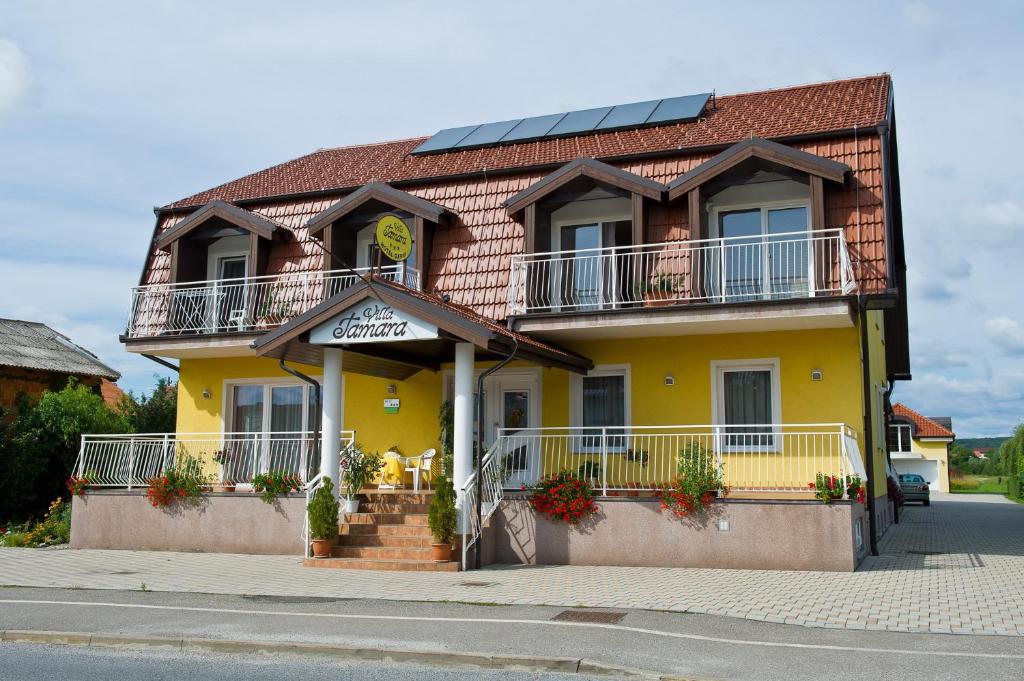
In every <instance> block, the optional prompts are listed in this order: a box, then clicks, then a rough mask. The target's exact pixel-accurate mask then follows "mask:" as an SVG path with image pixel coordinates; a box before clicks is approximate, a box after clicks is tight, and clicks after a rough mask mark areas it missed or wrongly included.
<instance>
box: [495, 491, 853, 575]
mask: <svg viewBox="0 0 1024 681" xmlns="http://www.w3.org/2000/svg"><path fill="white" fill-rule="evenodd" d="M598 505H599V506H600V508H601V511H600V513H598V514H597V515H596V516H594V517H593V519H592V521H590V522H588V523H586V524H584V525H582V526H580V527H570V526H567V525H566V524H565V523H562V522H553V521H551V520H548V519H546V518H543V517H538V516H537V515H536V514H535V513H534V512H533V510H532V509H531V508H530V505H529V504H528V503H527V502H526V500H525V499H514V498H510V499H506V500H505V501H503V502H502V505H501V507H500V508H499V509H498V510H497V511H496V512H495V514H494V516H493V517H492V520H491V523H490V527H489V528H488V531H487V532H486V533H485V535H484V547H483V553H482V556H483V558H484V561H485V562H494V563H513V564H527V565H641V566H650V567H700V568H743V569H754V570H763V569H771V570H830V571H852V570H854V569H856V567H857V565H858V564H859V563H860V561H861V559H863V557H864V555H865V552H866V544H867V532H866V525H867V523H866V522H864V519H865V515H864V507H863V506H862V505H860V504H856V503H851V502H837V503H833V504H830V505H825V504H821V503H819V502H802V501H788V502H787V501H746V500H725V501H720V502H717V503H715V504H714V505H713V506H712V507H711V509H710V510H709V512H708V513H707V514H706V515H705V516H703V517H702V518H699V519H693V518H687V519H678V518H675V517H674V516H672V515H670V514H667V513H659V512H658V509H659V503H658V502H657V501H646V500H640V499H635V500H634V499H628V500H627V499H622V500H619V499H608V500H599V501H598ZM720 520H727V521H728V525H729V529H728V531H723V530H721V529H719V521H720ZM858 526H860V528H861V529H862V534H861V535H860V536H861V537H862V538H863V542H862V544H863V545H862V546H861V547H858V545H857V544H858V541H857V537H858V534H857V530H858Z"/></svg>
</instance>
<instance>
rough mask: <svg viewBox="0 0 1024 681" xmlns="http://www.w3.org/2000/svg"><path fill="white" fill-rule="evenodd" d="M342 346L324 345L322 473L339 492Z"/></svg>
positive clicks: (336, 492)
mask: <svg viewBox="0 0 1024 681" xmlns="http://www.w3.org/2000/svg"><path fill="white" fill-rule="evenodd" d="M341 356H342V350H341V348H331V347H324V383H323V390H322V392H323V395H322V396H321V401H322V403H323V407H322V408H323V412H322V413H323V417H322V418H321V419H320V438H321V439H320V475H322V476H324V477H327V478H330V479H331V482H333V483H334V496H335V497H337V496H338V495H339V492H340V490H339V485H340V481H339V480H338V455H339V453H340V451H341V435H340V434H341V430H342V427H343V424H342V413H341V398H342V395H341V391H342V385H341V382H342V377H341Z"/></svg>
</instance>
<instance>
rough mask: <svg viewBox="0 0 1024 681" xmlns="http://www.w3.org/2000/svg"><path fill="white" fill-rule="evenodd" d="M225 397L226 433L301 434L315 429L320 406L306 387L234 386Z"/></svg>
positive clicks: (308, 387) (281, 384)
mask: <svg viewBox="0 0 1024 681" xmlns="http://www.w3.org/2000/svg"><path fill="white" fill-rule="evenodd" d="M226 394H227V396H228V400H229V408H228V410H227V412H226V413H227V414H229V419H230V421H229V423H226V424H225V426H226V428H225V430H226V431H227V432H233V433H295V434H298V433H303V432H310V431H312V430H313V426H314V425H316V417H317V412H318V411H319V409H320V406H319V404H317V402H316V391H315V390H313V389H312V387H311V386H309V385H307V384H305V383H287V382H269V381H268V382H266V383H233V384H228V386H227V391H226Z"/></svg>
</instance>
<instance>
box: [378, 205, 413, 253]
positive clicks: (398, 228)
mask: <svg viewBox="0 0 1024 681" xmlns="http://www.w3.org/2000/svg"><path fill="white" fill-rule="evenodd" d="M377 246H378V247H379V248H380V250H381V252H382V253H383V254H384V255H386V256H388V257H389V258H391V259H392V260H394V261H395V262H402V261H403V260H405V259H406V258H408V257H409V254H410V253H412V234H410V233H409V228H408V227H406V226H405V223H404V222H402V219H401V218H399V217H398V216H396V215H385V216H384V217H382V218H381V219H380V220H377Z"/></svg>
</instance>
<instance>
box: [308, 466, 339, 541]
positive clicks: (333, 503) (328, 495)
mask: <svg viewBox="0 0 1024 681" xmlns="http://www.w3.org/2000/svg"><path fill="white" fill-rule="evenodd" d="M338 506H339V504H338V500H337V499H335V498H334V483H333V482H331V479H330V478H324V479H323V483H322V484H321V485H320V487H319V489H317V491H316V492H314V493H313V499H312V500H311V501H310V502H309V505H308V506H307V507H306V511H307V512H308V513H309V536H310V537H311V538H313V539H334V538H335V537H337V536H338Z"/></svg>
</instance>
